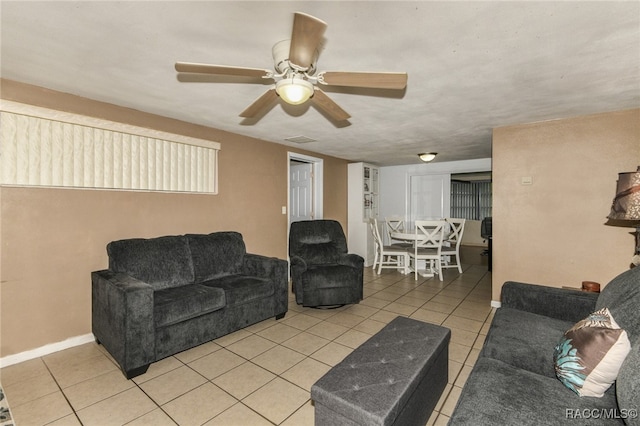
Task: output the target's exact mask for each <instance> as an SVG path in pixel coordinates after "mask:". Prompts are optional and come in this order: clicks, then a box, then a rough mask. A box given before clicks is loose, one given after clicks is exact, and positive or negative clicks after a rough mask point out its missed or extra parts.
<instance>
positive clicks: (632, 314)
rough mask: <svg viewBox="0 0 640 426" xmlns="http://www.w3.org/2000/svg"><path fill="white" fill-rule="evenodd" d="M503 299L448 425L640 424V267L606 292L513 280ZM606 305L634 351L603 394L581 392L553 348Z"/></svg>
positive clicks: (627, 273) (623, 274) (505, 289)
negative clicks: (565, 375) (563, 374)
mask: <svg viewBox="0 0 640 426" xmlns="http://www.w3.org/2000/svg"><path fill="white" fill-rule="evenodd" d="M501 299H502V301H501V302H502V306H501V308H499V309H498V310H497V311H496V314H495V317H494V319H493V322H492V323H491V327H490V329H489V332H488V334H487V338H486V340H485V343H484V346H483V348H482V351H481V353H480V356H479V358H478V360H477V362H476V364H475V366H474V368H473V370H472V371H471V374H470V376H469V378H468V380H467V382H466V384H465V386H464V388H463V390H462V394H461V395H460V398H459V400H458V403H457V405H456V408H455V409H454V412H453V414H452V417H451V419H450V421H449V425H474V426H482V425H492V426H493V425H536V426H540V425H567V424H575V425H578V424H579V425H596V424H597V425H610V424H627V425H640V419H639V418H638V409H640V267H636V268H634V269H631V270H628V271H626V272H624V273H622V274H620V275H619V276H617V277H616V278H614V279H613V280H612V281H611V282H610V283H609V284H608V285H606V286H605V287H604V289H603V290H602V293H600V294H598V293H588V292H582V291H578V290H567V289H561V288H551V287H545V286H538V285H531V284H523V283H516V282H507V283H505V284H504V286H503V287H502V298H501ZM605 307H606V308H609V310H610V312H611V314H612V316H613V317H614V319H615V321H616V322H617V323H618V324H619V325H620V327H621V328H623V329H624V330H626V331H627V334H628V337H629V341H630V343H631V352H630V353H629V354H628V355H627V357H626V359H625V361H624V363H623V364H622V367H621V369H620V371H619V373H618V379H617V381H616V382H615V383H614V385H613V386H611V388H609V390H607V391H606V392H605V394H604V396H603V397H602V398H596V397H587V396H582V397H580V396H578V395H577V394H576V393H574V392H573V391H571V390H569V389H568V388H567V387H565V386H564V385H563V384H562V382H560V380H558V379H557V378H556V376H555V370H554V361H553V352H554V346H555V345H556V344H557V343H558V342H559V341H560V339H561V337H562V336H563V334H564V332H565V331H567V330H568V329H569V328H571V327H572V326H573V325H574V324H575V323H576V322H578V321H580V320H582V319H584V318H586V317H587V316H588V315H589V314H590V313H592V312H594V311H596V310H599V309H601V308H605Z"/></svg>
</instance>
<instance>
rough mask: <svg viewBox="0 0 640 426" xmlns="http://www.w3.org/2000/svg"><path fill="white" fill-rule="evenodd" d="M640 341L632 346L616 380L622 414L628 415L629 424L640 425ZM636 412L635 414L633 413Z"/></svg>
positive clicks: (627, 422) (619, 407) (626, 420)
mask: <svg viewBox="0 0 640 426" xmlns="http://www.w3.org/2000/svg"><path fill="white" fill-rule="evenodd" d="M638 371H640V343H637V344H635V345H633V346H632V347H631V352H629V355H627V358H626V359H625V360H624V362H623V363H622V367H621V368H620V372H619V373H618V380H617V381H616V395H617V396H618V409H619V410H620V413H621V415H625V414H626V415H627V418H625V423H626V424H627V425H633V426H640V416H638V405H639V404H638V401H640V380H638ZM634 413H635V415H633V414H634Z"/></svg>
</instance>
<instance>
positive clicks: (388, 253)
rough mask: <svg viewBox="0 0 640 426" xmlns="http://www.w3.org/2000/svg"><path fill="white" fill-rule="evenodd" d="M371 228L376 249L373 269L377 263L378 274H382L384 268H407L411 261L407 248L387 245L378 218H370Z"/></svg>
mask: <svg viewBox="0 0 640 426" xmlns="http://www.w3.org/2000/svg"><path fill="white" fill-rule="evenodd" d="M369 228H370V229H371V233H372V234H373V242H374V244H375V249H376V252H375V255H374V258H373V269H374V270H375V269H376V265H377V267H378V274H380V273H381V272H382V270H383V269H401V268H405V267H406V265H408V262H409V253H408V252H407V249H405V248H401V247H394V246H389V245H386V246H385V245H384V242H383V241H382V236H381V235H380V229H379V227H378V220H377V219H375V218H373V219H369Z"/></svg>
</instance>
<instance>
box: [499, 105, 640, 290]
mask: <svg viewBox="0 0 640 426" xmlns="http://www.w3.org/2000/svg"><path fill="white" fill-rule="evenodd" d="M639 165H640V109H635V110H628V111H619V112H613V113H605V114H597V115H590V116H583V117H576V118H570V119H562V120H554V121H547V122H541V123H533V124H525V125H518V126H510V127H503V128H498V129H495V130H494V132H493V218H494V220H493V237H494V239H493V255H494V256H493V300H500V289H501V287H502V284H503V283H504V281H509V280H512V281H522V282H530V283H534V284H544V285H550V286H555V287H561V286H573V287H579V286H580V285H581V282H582V281H583V280H591V281H596V282H600V283H601V284H603V285H604V284H606V283H607V282H608V281H609V280H610V279H611V278H613V277H614V276H616V275H617V274H619V273H621V272H622V271H624V270H626V269H627V268H628V265H629V263H630V259H631V256H632V254H633V246H634V239H633V236H632V235H630V234H629V232H631V231H632V230H633V229H632V228H622V227H613V226H608V225H605V222H606V221H607V219H606V216H607V215H608V213H609V209H610V206H611V201H612V199H613V197H614V195H615V188H616V180H617V178H618V173H619V172H630V171H635V170H636V168H637V167H638V166H639ZM523 177H531V178H532V180H533V184H532V185H523V184H522V178H523Z"/></svg>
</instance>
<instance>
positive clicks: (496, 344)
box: [481, 308, 573, 380]
mask: <svg viewBox="0 0 640 426" xmlns="http://www.w3.org/2000/svg"><path fill="white" fill-rule="evenodd" d="M571 326H573V323H572V322H569V321H563V320H558V319H554V318H549V317H545V316H543V315H538V314H534V313H531V312H525V311H520V310H517V309H511V308H500V309H498V310H497V311H496V314H495V317H494V318H493V322H492V323H491V328H490V329H489V333H488V334H487V338H486V340H485V343H484V347H483V348H482V352H481V355H482V356H486V357H489V358H494V359H498V360H500V361H503V362H505V363H507V364H510V365H513V366H515V367H518V368H522V369H524V370H529V371H531V372H533V373H537V374H542V375H543V376H547V377H549V378H552V379H554V380H557V379H556V373H555V369H554V363H553V348H554V347H555V345H556V344H557V343H558V341H559V340H560V338H561V337H562V336H563V335H564V332H565V331H567V330H568V329H569V328H570V327H571Z"/></svg>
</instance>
